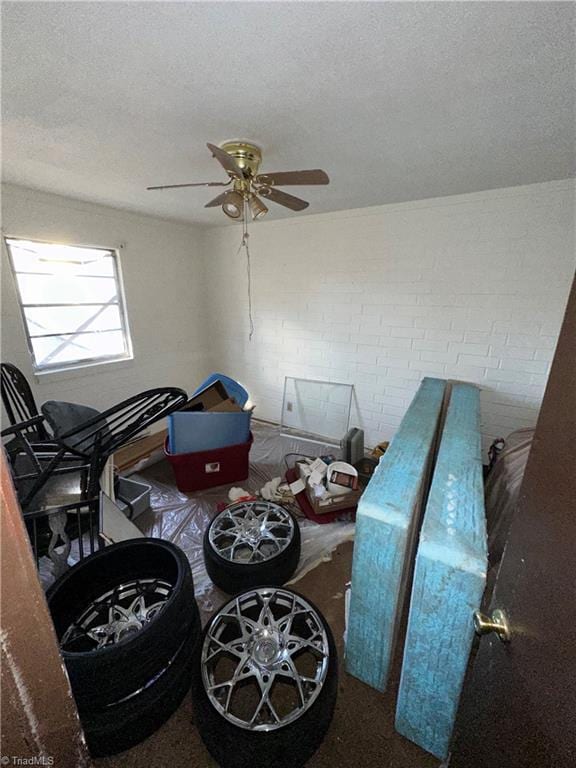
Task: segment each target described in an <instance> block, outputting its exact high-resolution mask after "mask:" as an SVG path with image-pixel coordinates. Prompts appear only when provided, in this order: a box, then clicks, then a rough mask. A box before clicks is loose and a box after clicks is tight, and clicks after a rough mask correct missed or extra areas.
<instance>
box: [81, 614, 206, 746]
mask: <svg viewBox="0 0 576 768" xmlns="http://www.w3.org/2000/svg"><path fill="white" fill-rule="evenodd" d="M196 610H197V609H196ZM200 638H201V635H200V634H199V633H192V634H190V635H189V636H188V638H186V640H184V643H183V644H182V646H181V648H180V649H179V650H178V652H177V654H176V656H175V657H174V659H173V660H172V662H171V664H170V665H169V666H168V667H167V668H166V669H165V670H164V671H163V672H162V674H161V675H160V676H159V677H158V679H157V680H155V681H154V682H152V683H151V684H150V685H149V686H148V687H147V688H145V689H144V690H143V691H140V692H139V693H136V694H134V695H133V696H131V697H130V698H128V699H126V700H125V701H122V702H118V703H116V704H113V705H111V706H109V707H106V708H104V709H101V710H80V720H81V722H82V727H83V729H84V735H85V737H86V743H87V744H88V749H89V751H90V754H91V755H92V757H105V756H106V755H115V754H117V753H118V752H123V751H124V750H126V749H130V748H131V747H134V746H135V745H136V744H139V743H140V742H141V741H144V739H146V738H147V737H148V736H150V735H151V734H152V733H154V731H156V730H158V728H160V726H161V725H163V724H164V723H165V722H166V721H167V720H168V718H169V717H170V716H171V715H172V714H173V713H174V712H175V711H176V710H177V709H178V707H179V706H180V704H181V702H182V701H183V699H184V697H185V696H186V694H187V693H188V691H189V689H190V683H191V680H192V674H193V669H194V667H195V666H196V665H198V663H199V656H198V653H199V648H200Z"/></svg>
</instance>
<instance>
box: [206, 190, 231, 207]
mask: <svg viewBox="0 0 576 768" xmlns="http://www.w3.org/2000/svg"><path fill="white" fill-rule="evenodd" d="M227 194H228V192H222V194H221V195H218V197H215V198H214V199H213V200H210V202H209V203H206V205H205V206H204V208H216V206H218V205H222V203H223V202H224V200H225V199H226V195H227Z"/></svg>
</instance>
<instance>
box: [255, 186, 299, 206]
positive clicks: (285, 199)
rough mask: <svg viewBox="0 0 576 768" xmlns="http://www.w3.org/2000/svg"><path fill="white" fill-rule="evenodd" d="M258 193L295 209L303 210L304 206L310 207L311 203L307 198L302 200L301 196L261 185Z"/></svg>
mask: <svg viewBox="0 0 576 768" xmlns="http://www.w3.org/2000/svg"><path fill="white" fill-rule="evenodd" d="M258 194H259V195H262V197H265V198H266V199H267V200H272V202H273V203H278V204H279V205H283V206H285V207H286V208H290V209H291V210H293V211H303V210H304V208H308V206H309V205H310V203H307V202H306V200H301V199H300V198H299V197H294V195H289V194H288V193H287V192H282V190H280V189H271V188H270V187H261V188H260V189H259V190H258Z"/></svg>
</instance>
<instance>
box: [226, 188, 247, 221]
mask: <svg viewBox="0 0 576 768" xmlns="http://www.w3.org/2000/svg"><path fill="white" fill-rule="evenodd" d="M222 210H223V211H224V213H225V214H226V216H228V217H229V218H231V219H241V218H242V214H243V211H244V198H243V197H242V195H241V194H240V192H236V191H235V190H230V191H229V192H226V195H225V197H224V202H223V203H222Z"/></svg>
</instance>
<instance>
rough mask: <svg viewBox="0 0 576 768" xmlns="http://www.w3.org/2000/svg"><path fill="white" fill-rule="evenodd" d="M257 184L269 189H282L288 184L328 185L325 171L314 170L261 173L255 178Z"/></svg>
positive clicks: (328, 181) (328, 180)
mask: <svg viewBox="0 0 576 768" xmlns="http://www.w3.org/2000/svg"><path fill="white" fill-rule="evenodd" d="M255 181H256V182H257V183H258V184H266V185H267V186H269V187H283V186H286V185H288V184H330V179H329V178H328V174H327V173H326V171H321V170H320V169H319V168H315V169H314V170H310V171H279V172H278V173H261V174H260V175H259V176H256V179H255Z"/></svg>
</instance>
